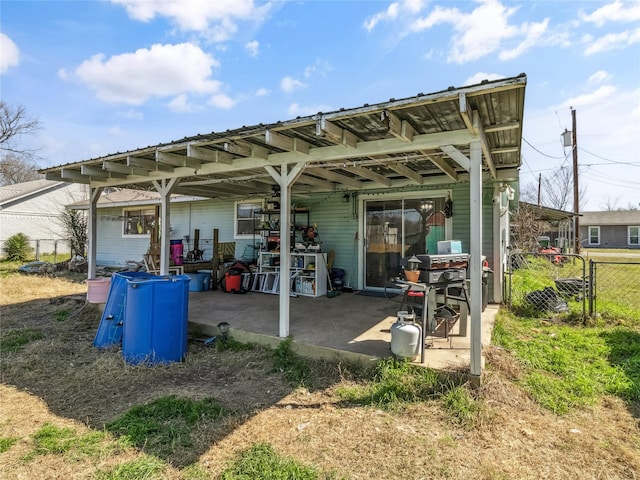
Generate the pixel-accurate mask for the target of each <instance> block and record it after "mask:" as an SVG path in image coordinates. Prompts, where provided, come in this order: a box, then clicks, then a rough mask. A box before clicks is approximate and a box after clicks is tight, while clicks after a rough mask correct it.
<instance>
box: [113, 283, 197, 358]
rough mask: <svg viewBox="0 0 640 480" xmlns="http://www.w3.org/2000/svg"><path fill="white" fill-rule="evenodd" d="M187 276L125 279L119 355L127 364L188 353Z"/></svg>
mask: <svg viewBox="0 0 640 480" xmlns="http://www.w3.org/2000/svg"><path fill="white" fill-rule="evenodd" d="M189 280H190V279H189V277H188V276H186V275H165V276H151V277H150V278H132V279H129V280H127V295H126V297H127V298H126V305H125V318H126V321H125V322H124V330H123V337H122V355H123V356H124V359H125V361H126V362H127V363H129V364H134V365H135V364H139V363H151V364H158V363H171V362H179V361H182V360H183V359H184V356H185V355H186V353H187V327H188V318H189Z"/></svg>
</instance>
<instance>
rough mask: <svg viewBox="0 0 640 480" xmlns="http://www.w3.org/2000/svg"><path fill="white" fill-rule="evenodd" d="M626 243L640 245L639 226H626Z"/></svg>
mask: <svg viewBox="0 0 640 480" xmlns="http://www.w3.org/2000/svg"><path fill="white" fill-rule="evenodd" d="M627 243H628V244H629V245H640V227H637V226H634V227H627Z"/></svg>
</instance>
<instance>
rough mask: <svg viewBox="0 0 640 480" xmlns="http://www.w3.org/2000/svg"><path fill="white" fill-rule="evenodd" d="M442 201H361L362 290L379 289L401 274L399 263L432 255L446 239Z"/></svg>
mask: <svg viewBox="0 0 640 480" xmlns="http://www.w3.org/2000/svg"><path fill="white" fill-rule="evenodd" d="M444 203H445V198H444V197H435V198H429V197H425V198H400V199H382V200H365V202H364V212H365V215H364V232H365V242H364V248H365V261H364V270H365V271H364V273H365V287H366V288H382V287H384V286H385V283H386V282H388V281H391V280H392V279H393V278H394V277H396V276H397V275H399V274H400V273H401V272H402V266H401V263H400V261H401V259H402V258H404V257H410V256H411V255H414V254H419V253H436V248H437V242H438V241H440V240H445V239H446V218H445V216H444V213H443V209H444Z"/></svg>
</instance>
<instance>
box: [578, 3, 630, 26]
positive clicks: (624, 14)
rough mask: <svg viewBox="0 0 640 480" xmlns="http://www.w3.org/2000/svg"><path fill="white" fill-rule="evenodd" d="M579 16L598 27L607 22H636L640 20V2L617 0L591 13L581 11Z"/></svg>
mask: <svg viewBox="0 0 640 480" xmlns="http://www.w3.org/2000/svg"><path fill="white" fill-rule="evenodd" d="M626 7H628V8H626ZM578 16H579V17H580V19H581V20H582V21H584V22H589V23H594V24H595V25H596V26H598V27H601V26H602V25H604V24H605V23H607V22H635V21H637V20H640V3H638V2H627V3H623V2H621V1H619V0H616V1H615V2H613V3H609V4H608V5H604V6H602V7H600V8H598V9H596V10H594V11H593V12H592V13H590V14H587V13H584V12H583V11H581V12H580V13H579V14H578Z"/></svg>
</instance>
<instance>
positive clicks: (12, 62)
mask: <svg viewBox="0 0 640 480" xmlns="http://www.w3.org/2000/svg"><path fill="white" fill-rule="evenodd" d="M0 52H2V55H0V73H5V72H6V71H7V70H9V68H11V67H15V66H17V65H18V63H20V50H19V49H18V46H17V45H16V44H15V43H13V40H11V39H10V38H9V37H8V36H7V35H5V34H4V33H0Z"/></svg>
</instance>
